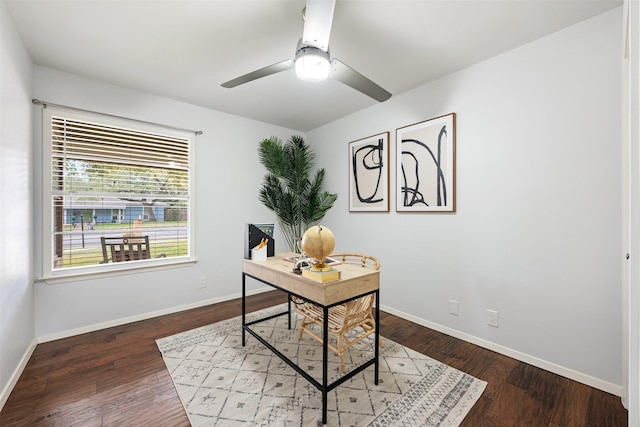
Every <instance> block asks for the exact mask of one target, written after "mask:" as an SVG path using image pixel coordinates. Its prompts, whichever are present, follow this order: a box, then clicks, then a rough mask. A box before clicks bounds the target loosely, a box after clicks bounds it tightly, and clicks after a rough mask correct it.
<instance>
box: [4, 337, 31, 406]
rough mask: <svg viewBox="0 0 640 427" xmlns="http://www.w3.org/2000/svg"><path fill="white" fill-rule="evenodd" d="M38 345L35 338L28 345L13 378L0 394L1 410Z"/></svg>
mask: <svg viewBox="0 0 640 427" xmlns="http://www.w3.org/2000/svg"><path fill="white" fill-rule="evenodd" d="M37 345H38V340H36V339H35V338H34V339H33V340H32V341H31V344H29V347H27V349H26V350H25V352H24V354H23V355H22V358H21V359H20V363H18V366H16V369H14V370H13V373H12V374H11V378H9V382H8V383H7V384H6V385H5V387H4V389H3V390H2V393H1V394H0V410H2V408H4V404H5V403H7V399H9V395H10V394H11V392H12V391H13V387H15V385H16V383H17V382H18V379H19V378H20V375H22V371H24V368H25V367H26V366H27V362H29V359H30V358H31V355H32V354H33V351H34V350H35V349H36V346H37Z"/></svg>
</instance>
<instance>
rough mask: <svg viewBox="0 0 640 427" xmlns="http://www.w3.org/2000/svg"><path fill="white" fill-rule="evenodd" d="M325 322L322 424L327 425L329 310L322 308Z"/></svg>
mask: <svg viewBox="0 0 640 427" xmlns="http://www.w3.org/2000/svg"><path fill="white" fill-rule="evenodd" d="M322 313H323V316H324V322H323V325H322V424H326V423H327V377H328V376H329V375H328V374H329V372H328V368H327V363H328V362H329V351H328V349H329V347H328V342H329V309H328V308H327V307H323V308H322Z"/></svg>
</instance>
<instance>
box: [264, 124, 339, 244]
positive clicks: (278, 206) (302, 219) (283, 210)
mask: <svg viewBox="0 0 640 427" xmlns="http://www.w3.org/2000/svg"><path fill="white" fill-rule="evenodd" d="M258 154H259V158H260V163H262V165H263V166H264V167H265V168H266V169H267V173H266V174H265V176H264V179H263V182H262V187H261V188H260V192H259V197H258V198H259V200H260V201H261V202H262V203H263V204H264V205H265V206H266V207H267V208H269V209H271V210H272V211H274V212H275V214H276V216H277V217H278V223H279V225H280V228H281V229H282V233H283V234H284V237H285V239H286V241H287V245H288V246H289V249H290V250H291V251H293V252H297V251H298V248H297V246H296V239H299V238H300V237H301V236H302V234H303V233H304V232H305V230H306V229H307V228H309V227H310V226H311V225H313V224H317V223H318V222H319V221H320V220H321V219H322V218H323V217H324V216H325V214H326V213H327V211H328V210H329V209H331V207H332V206H333V203H334V202H335V201H336V199H337V198H338V195H337V194H331V193H329V192H328V191H323V190H322V186H323V183H324V169H323V168H321V169H318V170H316V171H315V173H314V172H313V171H312V169H313V166H314V159H315V154H314V153H313V151H312V150H311V149H310V148H309V146H308V145H307V144H306V143H305V142H304V138H303V137H302V136H299V135H294V136H292V137H291V139H289V140H288V141H287V142H286V143H283V142H282V141H281V140H280V139H279V138H276V137H273V136H272V137H271V138H267V139H264V140H262V141H261V142H260V146H259V149H258ZM311 175H313V176H311Z"/></svg>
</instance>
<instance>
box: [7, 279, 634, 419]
mask: <svg viewBox="0 0 640 427" xmlns="http://www.w3.org/2000/svg"><path fill="white" fill-rule="evenodd" d="M271 290H273V288H271V287H269V286H265V287H261V288H259V289H255V290H252V291H249V292H247V295H256V294H259V293H263V292H268V291H271ZM241 296H242V295H241V294H240V293H237V294H232V295H227V296H224V297H218V298H212V299H208V300H203V301H198V302H195V303H191V304H185V305H181V306H177V307H170V308H167V309H163V310H157V311H153V312H149V313H144V314H140V315H136V316H130V317H125V318H121V319H116V320H112V321H109V322H103V323H98V324H94V325H89V326H84V327H81V328H76V329H70V330H66V331H62V332H56V333H54V334H48V335H43V336H40V337H37V338H36V339H35V340H34V342H33V343H32V345H31V346H30V348H29V349H28V351H27V352H26V353H25V356H24V357H23V360H22V361H21V363H20V365H19V366H18V367H17V368H16V370H15V372H14V376H15V379H13V378H12V381H11V382H9V384H8V385H7V386H6V387H5V390H3V392H2V395H0V403H2V405H4V402H5V401H6V399H7V398H8V394H9V392H10V391H11V390H12V389H13V386H14V385H15V382H16V381H17V380H18V378H19V377H20V374H21V373H22V370H23V369H24V367H25V365H26V363H27V361H28V360H29V357H31V354H32V353H33V351H34V350H35V346H36V344H37V343H45V342H49V341H54V340H58V339H61V338H68V337H72V336H75V335H80V334H84V333H87V332H94V331H98V330H101V329H106V328H112V327H114V326H120V325H125V324H127V323H133V322H138V321H140V320H146V319H151V318H154V317H159V316H164V315H166V314H173V313H178V312H181V311H185V310H190V309H193V308H199V307H203V306H206V305H211V304H216V303H220V302H225V301H229V300H232V299H236V298H240V297H241ZM380 309H381V310H384V311H386V312H387V313H390V314H393V315H395V316H398V317H401V318H403V319H406V320H409V321H411V322H414V323H417V324H418V325H422V326H425V327H427V328H430V329H433V330H435V331H438V332H441V333H443V334H447V335H450V336H452V337H455V338H458V339H461V340H463V341H466V342H469V343H471V344H475V345H477V346H480V347H483V348H486V349H488V350H491V351H495V352H496V353H500V354H503V355H505V356H508V357H511V358H513V359H516V360H519V361H521V362H524V363H528V364H530V365H533V366H536V367H538V368H541V369H544V370H546V371H549V372H552V373H554V374H557V375H561V376H563V377H566V378H569V379H571V380H574V381H578V382H580V383H582V384H586V385H588V386H590V387H594V388H597V389H599V390H602V391H605V392H607V393H611V394H613V395H616V396H622V386H620V385H617V384H612V383H610V382H607V381H603V380H600V379H598V378H595V377H592V376H590V375H586V374H583V373H581V372H577V371H574V370H573V369H569V368H566V367H564V366H560V365H557V364H555V363H552V362H548V361H546V360H543V359H539V358H537V357H534V356H531V355H529V354H526V353H522V352H519V351H517V350H513V349H511V348H508V347H504V346H501V345H499V344H496V343H493V342H491V341H487V340H484V339H482V338H478V337H475V336H473V335H469V334H466V333H464V332H460V331H457V330H455V329H451V328H448V327H446V326H442V325H440V324H437V323H434V322H429V321H427V320H425V319H422V318H419V317H416V316H413V315H410V314H407V313H404V312H402V311H399V310H396V309H394V308H391V307H388V306H385V305H381V306H380ZM5 394H6V396H5ZM2 405H0V407H2Z"/></svg>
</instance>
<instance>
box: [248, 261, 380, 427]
mask: <svg viewBox="0 0 640 427" xmlns="http://www.w3.org/2000/svg"><path fill="white" fill-rule="evenodd" d="M247 276H249V277H251V278H253V279H255V280H257V281H259V282H262V283H264V284H266V285H269V286H271V287H273V288H276V289H278V290H280V291H282V292H285V293H286V294H287V295H288V302H287V311H285V312H281V313H276V314H273V315H271V316H268V317H264V318H260V319H258V320H253V321H251V322H248V323H247V322H246V319H245V315H246V278H247ZM369 294H375V305H374V306H375V310H374V312H375V319H376V332H375V334H374V336H375V339H374V356H373V359H370V360H368V361H366V362H364V363H363V364H362V365H360V366H358V367H356V368H354V369H353V370H352V371H350V372H348V373H347V374H345V375H344V376H342V377H340V378H338V379H337V380H336V381H334V382H333V383H331V384H328V369H327V362H328V360H329V358H328V353H329V351H328V346H327V343H328V342H329V329H328V326H329V325H328V323H329V321H328V319H329V309H330V308H331V307H334V306H336V305H340V304H344V303H346V302H349V301H351V300H354V299H357V298H360V297H362V296H365V295H369ZM291 296H295V297H298V298H301V299H303V300H305V301H308V302H310V303H312V304H315V305H317V306H319V307H322V310H323V314H324V323H323V327H322V334H323V336H322V384H321V383H319V382H318V381H317V380H316V379H315V378H313V377H312V376H311V375H309V374H308V373H307V372H306V371H304V370H303V369H302V368H301V367H300V366H298V365H296V364H295V363H294V362H293V361H292V360H291V359H289V358H288V357H287V356H285V355H284V354H282V353H281V352H280V351H278V349H276V348H275V347H274V346H272V345H271V344H269V343H268V342H267V341H266V340H265V339H264V338H262V337H261V336H260V335H258V333H257V332H256V331H254V330H253V329H251V328H250V326H251V325H254V324H256V323H260V322H264V321H266V320H270V319H273V318H275V317H279V316H284V315H288V322H289V323H288V327H289V329H291ZM379 297H380V290H379V289H375V290H373V291H370V292H365V293H363V294H361V295H357V296H355V297H351V298H347V299H345V300H343V301H338V302H335V303H333V304H330V305H323V304H321V303H319V302H316V301H312V300H310V299H309V298H306V297H304V296H302V295H298V294H296V293H293V292H291V291H288V290H286V289H283V288H281V287H280V286H278V285H276V284H274V283H270V282H267V281H265V280H263V279H261V278H259V277H256V276H253V275H251V274H249V273H245V272H242V346H243V347H244V346H245V344H246V339H245V331H246V332H248V333H250V334H251V335H253V336H254V337H255V338H256V339H257V340H258V341H260V342H261V343H262V344H263V345H264V346H265V347H267V348H268V349H269V350H271V351H272V352H273V353H274V354H275V355H276V356H278V357H279V358H280V359H282V360H283V361H284V362H286V363H287V364H288V365H289V366H291V367H292V368H293V369H294V370H295V371H296V372H297V373H299V374H300V375H302V376H303V377H304V378H305V379H306V380H307V381H309V382H310V383H311V384H312V385H313V386H314V387H316V388H317V389H318V390H320V392H321V393H322V424H326V423H327V394H328V393H329V392H330V391H331V390H333V389H334V388H336V387H337V386H339V385H340V384H342V383H344V382H345V381H347V380H349V379H350V378H352V377H353V376H355V375H357V374H358V373H360V372H362V371H363V370H365V369H366V368H368V367H369V366H371V365H374V370H375V372H374V383H375V385H378V379H379V356H380V354H379V353H380V350H379V346H380V322H379V319H380V308H379V307H380V303H379V301H380V300H379Z"/></svg>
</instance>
